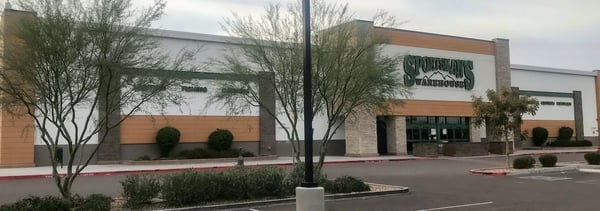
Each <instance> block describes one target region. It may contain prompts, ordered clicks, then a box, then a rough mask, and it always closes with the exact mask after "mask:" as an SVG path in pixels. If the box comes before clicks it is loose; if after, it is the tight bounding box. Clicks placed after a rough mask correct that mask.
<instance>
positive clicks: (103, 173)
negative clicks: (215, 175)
mask: <svg viewBox="0 0 600 211" xmlns="http://www.w3.org/2000/svg"><path fill="white" fill-rule="evenodd" d="M411 160H433V158H418V157H415V158H393V159H365V160H346V161H325V164H328V165H336V164H350V163H379V162H397V161H411ZM291 165H292V163H291V162H288V163H276V164H268V163H266V164H247V165H245V166H247V167H260V166H291ZM233 167H235V165H227V164H224V165H217V166H210V167H192V168H165V169H143V170H117V171H97V172H84V173H81V174H79V176H108V175H123V174H143V173H168V172H179V171H185V170H209V169H213V170H221V169H229V168H233ZM60 175H61V176H64V175H65V174H60ZM39 178H52V174H30V175H11V176H0V180H17V179H39Z"/></svg>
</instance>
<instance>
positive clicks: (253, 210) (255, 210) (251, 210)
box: [250, 208, 260, 211]
mask: <svg viewBox="0 0 600 211" xmlns="http://www.w3.org/2000/svg"><path fill="white" fill-rule="evenodd" d="M250 211H260V210H257V209H252V208H250Z"/></svg>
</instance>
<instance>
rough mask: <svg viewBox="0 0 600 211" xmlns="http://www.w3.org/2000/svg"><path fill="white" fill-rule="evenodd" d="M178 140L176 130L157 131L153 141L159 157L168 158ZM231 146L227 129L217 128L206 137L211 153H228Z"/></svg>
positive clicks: (164, 128)
mask: <svg viewBox="0 0 600 211" xmlns="http://www.w3.org/2000/svg"><path fill="white" fill-rule="evenodd" d="M180 138H181V132H179V130H178V129H177V128H174V127H170V126H167V127H163V128H161V129H160V130H158V132H157V133H156V138H155V140H156V145H157V146H158V149H159V151H160V156H161V157H169V155H170V154H171V152H172V151H173V149H174V148H175V146H177V144H178V143H179V139H180ZM232 144H233V134H232V133H231V132H230V131H229V130H227V129H219V128H217V129H216V130H215V131H213V132H212V133H210V135H209V136H208V147H209V149H211V150H213V151H219V152H220V151H230V149H231V145H232ZM235 156H237V154H236V155H235ZM140 158H141V157H140ZM144 158H145V157H144Z"/></svg>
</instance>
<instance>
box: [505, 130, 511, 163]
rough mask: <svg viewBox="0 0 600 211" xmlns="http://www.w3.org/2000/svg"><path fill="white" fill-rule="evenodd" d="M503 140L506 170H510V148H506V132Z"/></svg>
mask: <svg viewBox="0 0 600 211" xmlns="http://www.w3.org/2000/svg"><path fill="white" fill-rule="evenodd" d="M504 140H505V142H506V144H504V146H505V148H506V152H505V153H506V168H508V169H509V168H510V155H509V154H510V153H509V151H510V147H508V132H507V131H505V132H504Z"/></svg>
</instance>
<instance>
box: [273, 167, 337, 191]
mask: <svg viewBox="0 0 600 211" xmlns="http://www.w3.org/2000/svg"><path fill="white" fill-rule="evenodd" d="M315 168H316V166H315ZM304 176H305V172H304V163H297V164H295V165H294V167H293V168H292V169H291V170H290V172H288V174H287V175H286V176H285V179H284V180H283V188H284V192H285V193H286V194H287V195H293V194H294V193H295V191H296V187H299V186H300V185H301V184H302V182H304ZM313 178H314V180H315V182H317V183H318V184H321V185H322V184H325V183H326V182H327V175H325V174H321V173H320V172H318V171H313Z"/></svg>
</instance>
